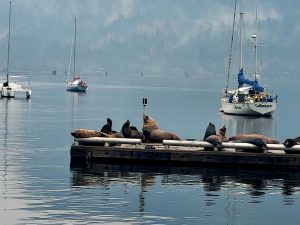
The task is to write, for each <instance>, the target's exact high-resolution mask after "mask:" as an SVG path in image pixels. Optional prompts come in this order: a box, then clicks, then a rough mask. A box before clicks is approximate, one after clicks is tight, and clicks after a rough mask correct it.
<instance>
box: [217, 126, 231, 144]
mask: <svg viewBox="0 0 300 225" xmlns="http://www.w3.org/2000/svg"><path fill="white" fill-rule="evenodd" d="M217 135H218V136H219V137H220V138H221V139H222V142H228V141H229V139H228V137H226V127H225V125H224V126H223V127H221V128H220V129H219V132H218V133H217Z"/></svg>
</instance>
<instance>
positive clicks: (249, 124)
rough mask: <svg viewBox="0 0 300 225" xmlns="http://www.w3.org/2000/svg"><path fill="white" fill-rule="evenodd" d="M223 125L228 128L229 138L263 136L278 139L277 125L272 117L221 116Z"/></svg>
mask: <svg viewBox="0 0 300 225" xmlns="http://www.w3.org/2000/svg"><path fill="white" fill-rule="evenodd" d="M221 125H222V126H223V125H225V126H226V128H227V131H226V132H227V136H228V137H231V136H234V135H236V134H247V133H248V134H250V133H254V134H263V135H266V136H268V137H273V138H276V135H277V134H276V123H275V120H274V119H273V118H272V117H253V116H252V117H251V116H237V115H226V114H223V113H222V114H221Z"/></svg>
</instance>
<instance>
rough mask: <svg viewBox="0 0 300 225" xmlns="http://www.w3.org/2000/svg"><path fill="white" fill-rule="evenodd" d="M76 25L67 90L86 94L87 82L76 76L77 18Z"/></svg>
mask: <svg viewBox="0 0 300 225" xmlns="http://www.w3.org/2000/svg"><path fill="white" fill-rule="evenodd" d="M74 24H75V25H74V38H73V41H72V47H71V54H70V64H69V70H68V80H67V82H66V90H67V91H75V92H86V91H87V88H88V84H87V82H85V81H83V80H82V79H81V78H80V76H79V75H77V74H76V17H75V21H74ZM72 65H73V66H72Z"/></svg>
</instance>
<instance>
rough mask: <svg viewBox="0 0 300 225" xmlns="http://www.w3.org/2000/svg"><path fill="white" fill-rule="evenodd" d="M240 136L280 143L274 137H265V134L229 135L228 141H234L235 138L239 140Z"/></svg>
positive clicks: (269, 142)
mask: <svg viewBox="0 0 300 225" xmlns="http://www.w3.org/2000/svg"><path fill="white" fill-rule="evenodd" d="M242 138H260V139H261V140H263V141H264V142H265V143H266V144H279V143H280V142H279V141H277V140H276V139H273V138H270V137H267V136H265V135H262V134H237V135H235V136H233V137H230V138H229V141H235V140H239V139H242Z"/></svg>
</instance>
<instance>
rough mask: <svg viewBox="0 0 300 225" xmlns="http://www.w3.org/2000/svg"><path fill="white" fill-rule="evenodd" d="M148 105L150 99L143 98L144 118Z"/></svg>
mask: <svg viewBox="0 0 300 225" xmlns="http://www.w3.org/2000/svg"><path fill="white" fill-rule="evenodd" d="M147 105H148V99H147V98H146V97H144V98H143V117H144V116H145V115H146V114H147V110H146V107H147Z"/></svg>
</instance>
